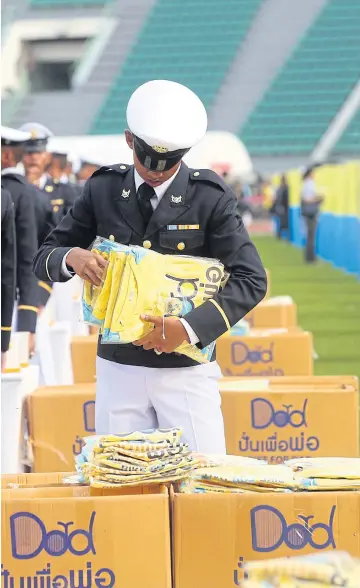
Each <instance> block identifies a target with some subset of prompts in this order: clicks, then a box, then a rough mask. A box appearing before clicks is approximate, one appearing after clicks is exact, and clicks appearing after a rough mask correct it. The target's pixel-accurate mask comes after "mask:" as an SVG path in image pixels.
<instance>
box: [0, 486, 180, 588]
mask: <svg viewBox="0 0 360 588" xmlns="http://www.w3.org/2000/svg"><path fill="white" fill-rule="evenodd" d="M56 490H57V493H58V496H56V495H54V494H56V492H54V491H52V492H51V494H52V495H51V496H49V492H50V489H45V490H42V489H38V490H37V492H35V491H34V490H17V491H13V492H11V491H9V490H5V491H4V492H5V493H6V498H5V499H3V500H2V504H1V506H2V526H1V527H2V528H1V533H2V563H3V570H2V585H3V588H10V587H11V586H12V584H11V583H10V582H11V579H14V580H13V582H14V585H16V586H20V585H24V586H25V583H26V585H27V586H30V582H31V581H32V584H31V585H34V586H35V582H37V583H36V586H40V583H41V586H45V585H46V586H50V585H51V586H55V585H58V586H79V587H80V586H83V587H84V588H85V586H88V587H89V588H90V587H91V588H96V587H98V588H100V587H103V588H105V587H107V588H120V587H121V586H129V587H130V586H131V588H171V566H170V561H171V560H170V531H169V504H168V493H167V491H166V489H165V488H162V489H161V490H160V491H158V490H156V489H155V490H154V493H153V494H148V495H138V496H128V495H124V496H99V497H93V496H88V495H87V496H74V495H73V494H74V489H71V488H67V489H56ZM11 494H12V495H11ZM35 578H37V580H35ZM40 578H42V579H40Z"/></svg>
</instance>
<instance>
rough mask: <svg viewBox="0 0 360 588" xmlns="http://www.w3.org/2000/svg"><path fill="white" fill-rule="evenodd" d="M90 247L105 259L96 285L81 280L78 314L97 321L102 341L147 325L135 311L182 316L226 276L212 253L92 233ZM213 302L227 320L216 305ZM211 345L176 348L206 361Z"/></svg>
mask: <svg viewBox="0 0 360 588" xmlns="http://www.w3.org/2000/svg"><path fill="white" fill-rule="evenodd" d="M93 251H96V252H97V253H99V254H100V255H103V256H104V257H105V258H106V259H107V260H108V262H109V265H108V268H107V271H106V274H105V275H104V281H103V284H101V286H99V287H98V288H93V287H92V286H91V285H90V284H88V283H86V284H85V286H84V294H83V318H84V320H85V321H86V322H89V323H90V324H95V325H97V326H100V327H101V329H102V342H103V343H133V342H134V341H136V340H138V339H141V338H142V337H144V336H146V335H147V334H149V333H150V332H151V331H152V329H153V325H152V324H151V323H146V322H144V321H143V320H141V315H144V314H147V315H153V316H184V315H186V314H187V313H188V312H190V311H191V310H192V309H193V308H196V307H198V306H199V305H201V304H203V303H204V302H205V301H206V300H211V299H212V298H213V296H214V295H215V294H216V293H217V292H218V291H219V290H220V288H222V287H223V286H224V285H225V283H226V280H227V279H228V274H226V273H225V271H224V266H223V265H222V264H221V263H220V262H219V261H217V260H214V259H205V258H198V257H189V256H180V255H179V256H176V255H162V254H160V253H156V252H154V251H150V250H148V249H144V248H142V247H126V246H124V245H119V244H118V243H115V242H113V241H108V240H106V239H101V238H97V239H96V241H95V243H94V248H93ZM215 305H216V307H217V308H218V310H219V312H220V313H221V314H222V316H223V318H224V322H225V325H226V326H230V325H229V321H228V319H227V317H226V315H225V313H224V312H223V310H222V309H221V307H220V306H219V305H218V304H217V303H215ZM165 335H166V334H165ZM213 349H214V343H213V344H211V345H209V346H208V347H207V348H205V349H204V350H200V349H199V348H198V347H196V346H192V345H190V344H188V343H187V342H184V343H183V344H182V345H180V346H179V347H178V348H177V349H176V352H177V353H182V354H184V355H187V356H188V357H190V358H192V359H194V360H195V361H197V362H199V363H206V362H208V361H209V360H210V358H211V356H212V352H213Z"/></svg>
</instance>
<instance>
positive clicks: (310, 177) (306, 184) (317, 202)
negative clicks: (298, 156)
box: [300, 167, 324, 263]
mask: <svg viewBox="0 0 360 588" xmlns="http://www.w3.org/2000/svg"><path fill="white" fill-rule="evenodd" d="M323 200H324V197H323V195H321V194H320V193H319V189H318V187H317V185H316V181H315V178H314V168H312V167H311V168H309V169H307V170H306V171H305V172H304V175H303V183H302V187H301V193H300V210H301V216H302V217H303V219H304V221H305V226H306V243H305V250H304V253H305V262H306V263H315V262H316V230H317V225H318V221H319V215H320V209H321V204H322V202H323Z"/></svg>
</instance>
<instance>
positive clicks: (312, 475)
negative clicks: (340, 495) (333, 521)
mask: <svg viewBox="0 0 360 588" xmlns="http://www.w3.org/2000/svg"><path fill="white" fill-rule="evenodd" d="M285 466H286V467H288V468H290V469H291V470H292V471H293V473H294V478H295V481H296V484H297V488H298V489H299V490H309V491H310V490H322V491H324V490H359V489H360V459H359V458H349V457H316V458H303V459H290V460H288V461H286V462H285ZM359 586H360V582H359Z"/></svg>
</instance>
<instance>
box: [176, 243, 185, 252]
mask: <svg viewBox="0 0 360 588" xmlns="http://www.w3.org/2000/svg"><path fill="white" fill-rule="evenodd" d="M177 248H178V250H179V251H183V250H184V249H185V243H178V246H177Z"/></svg>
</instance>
